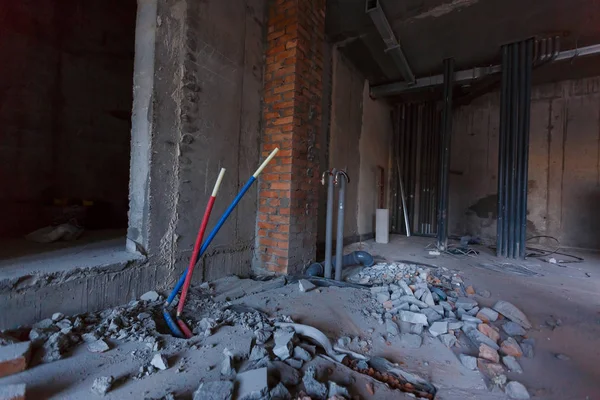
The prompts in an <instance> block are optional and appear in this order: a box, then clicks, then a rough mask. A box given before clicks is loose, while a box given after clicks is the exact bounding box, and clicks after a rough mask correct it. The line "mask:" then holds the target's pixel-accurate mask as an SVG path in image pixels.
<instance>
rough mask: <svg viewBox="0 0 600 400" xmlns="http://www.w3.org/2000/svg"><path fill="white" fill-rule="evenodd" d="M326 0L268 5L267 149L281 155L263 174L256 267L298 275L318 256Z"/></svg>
mask: <svg viewBox="0 0 600 400" xmlns="http://www.w3.org/2000/svg"><path fill="white" fill-rule="evenodd" d="M324 39H325V0H276V1H275V0H273V1H271V2H270V6H269V18H268V31H267V50H266V57H267V58H266V68H265V80H264V81H265V84H264V107H263V120H264V128H263V136H262V154H263V156H266V155H268V153H269V152H271V150H272V149H273V148H275V147H279V148H280V149H281V152H280V153H279V156H278V157H276V159H275V160H274V162H273V164H272V165H270V166H269V167H268V169H266V170H265V173H264V174H263V176H262V177H261V182H260V190H259V210H258V222H257V249H256V254H257V261H258V264H259V265H258V266H259V267H262V268H266V269H267V270H269V271H272V272H276V273H294V272H298V271H300V270H301V269H302V267H304V265H306V264H307V263H309V262H311V261H313V260H314V258H315V252H316V241H317V209H318V190H319V187H318V185H319V179H320V171H319V151H320V145H319V143H320V140H319V136H320V131H321V113H322V110H321V104H322V96H323V88H322V84H321V81H322V77H323V48H324Z"/></svg>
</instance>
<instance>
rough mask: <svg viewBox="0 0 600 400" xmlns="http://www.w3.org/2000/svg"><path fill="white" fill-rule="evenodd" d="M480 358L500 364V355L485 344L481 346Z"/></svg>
mask: <svg viewBox="0 0 600 400" xmlns="http://www.w3.org/2000/svg"><path fill="white" fill-rule="evenodd" d="M479 357H480V358H483V359H486V360H488V361H491V362H494V363H499V362H500V356H499V355H498V352H497V351H496V350H494V349H492V348H491V347H490V346H488V345H487V344H484V343H481V344H480V345H479Z"/></svg>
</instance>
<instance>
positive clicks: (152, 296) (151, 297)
mask: <svg viewBox="0 0 600 400" xmlns="http://www.w3.org/2000/svg"><path fill="white" fill-rule="evenodd" d="M159 297H160V296H159V295H158V293H156V292H155V291H154V290H151V291H149V292H146V293H144V294H143V295H142V296H141V297H140V300H143V301H157V300H158V298H159Z"/></svg>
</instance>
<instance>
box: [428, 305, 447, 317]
mask: <svg viewBox="0 0 600 400" xmlns="http://www.w3.org/2000/svg"><path fill="white" fill-rule="evenodd" d="M430 308H431V309H432V310H433V311H435V312H436V313H438V314H440V315H441V316H443V315H444V307H442V306H440V305H439V304H438V305H435V306H431V307H430Z"/></svg>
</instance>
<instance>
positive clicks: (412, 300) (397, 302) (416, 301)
mask: <svg viewBox="0 0 600 400" xmlns="http://www.w3.org/2000/svg"><path fill="white" fill-rule="evenodd" d="M402 303H408V304H412V305H415V306H417V307H419V308H427V307H429V306H428V305H427V303H425V302H423V301H421V300H419V299H417V298H416V297H415V296H402V297H400V298H399V299H398V300H394V306H397V305H400V304H402Z"/></svg>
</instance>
